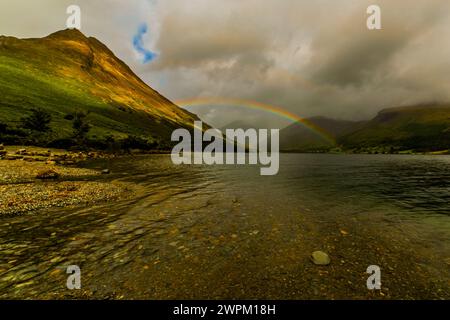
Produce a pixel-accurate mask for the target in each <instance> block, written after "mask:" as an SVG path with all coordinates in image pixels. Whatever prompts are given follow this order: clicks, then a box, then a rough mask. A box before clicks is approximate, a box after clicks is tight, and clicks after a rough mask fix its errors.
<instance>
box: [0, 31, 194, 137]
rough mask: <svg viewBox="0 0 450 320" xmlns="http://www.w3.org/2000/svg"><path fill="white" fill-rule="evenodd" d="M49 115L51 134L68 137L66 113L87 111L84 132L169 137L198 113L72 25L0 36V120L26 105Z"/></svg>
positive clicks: (11, 121)
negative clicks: (39, 34)
mask: <svg viewBox="0 0 450 320" xmlns="http://www.w3.org/2000/svg"><path fill="white" fill-rule="evenodd" d="M36 108H40V109H43V110H45V111H47V112H48V113H50V114H51V116H52V123H51V125H50V126H51V128H52V134H53V135H56V136H57V137H67V136H70V134H71V132H72V122H71V121H70V115H71V114H73V113H74V112H77V111H82V112H89V115H88V121H89V122H90V124H91V125H92V129H91V131H90V133H89V136H94V137H98V138H101V137H105V136H107V135H113V136H117V137H124V136H127V135H137V136H143V137H146V138H149V139H154V140H164V141H167V139H169V140H170V134H171V132H172V130H173V129H174V128H178V127H186V128H191V127H192V125H193V122H194V120H197V119H198V118H197V117H196V116H195V115H193V114H191V113H189V112H187V111H185V110H183V109H180V108H179V107H178V106H176V105H175V104H173V103H172V102H171V101H169V100H168V99H166V98H164V97H163V96H162V95H160V94H159V93H158V92H156V91H155V90H153V89H152V88H150V87H149V86H148V85H146V84H145V83H144V82H143V81H142V80H140V79H139V78H138V77H137V76H136V75H135V74H134V73H133V71H132V70H131V69H130V68H129V67H128V66H127V65H126V64H125V63H124V62H122V61H121V60H119V59H118V58H117V57H116V56H115V55H114V54H113V53H112V52H111V51H110V50H109V49H108V48H107V47H106V46H105V45H104V44H102V43H101V42H100V41H98V40H97V39H95V38H88V37H86V36H84V35H83V34H82V33H81V32H80V31H78V30H64V31H59V32H56V33H54V34H51V35H49V36H47V37H45V38H40V39H17V38H13V37H5V36H1V37H0V122H2V123H3V124H7V125H17V124H18V123H19V121H20V118H22V117H23V116H24V115H27V114H29V113H30V110H32V109H36Z"/></svg>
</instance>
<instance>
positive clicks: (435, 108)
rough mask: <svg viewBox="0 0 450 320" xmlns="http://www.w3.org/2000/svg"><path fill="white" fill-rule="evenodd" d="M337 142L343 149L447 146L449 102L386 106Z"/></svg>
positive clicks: (443, 147) (421, 148)
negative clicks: (398, 106)
mask: <svg viewBox="0 0 450 320" xmlns="http://www.w3.org/2000/svg"><path fill="white" fill-rule="evenodd" d="M338 143H339V144H341V145H343V146H344V147H345V148H346V149H357V150H358V149H371V148H372V149H373V148H380V149H382V150H387V151H388V152H389V151H403V150H413V151H418V152H421V151H439V150H448V149H450V106H449V105H423V106H414V107H401V108H391V109H385V110H383V111H381V112H380V113H378V115H377V116H376V117H375V118H374V119H372V120H371V121H369V122H367V123H366V124H365V125H364V126H363V127H362V128H360V129H358V130H356V131H354V132H351V133H349V134H345V135H343V136H341V137H339V139H338Z"/></svg>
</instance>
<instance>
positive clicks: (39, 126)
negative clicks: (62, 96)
mask: <svg viewBox="0 0 450 320" xmlns="http://www.w3.org/2000/svg"><path fill="white" fill-rule="evenodd" d="M51 121H52V116H51V115H50V114H49V113H48V112H47V111H45V110H42V109H33V110H31V115H29V116H28V117H25V118H22V119H21V122H22V126H23V128H25V129H29V130H33V131H38V132H47V131H50V127H49V124H50V122H51Z"/></svg>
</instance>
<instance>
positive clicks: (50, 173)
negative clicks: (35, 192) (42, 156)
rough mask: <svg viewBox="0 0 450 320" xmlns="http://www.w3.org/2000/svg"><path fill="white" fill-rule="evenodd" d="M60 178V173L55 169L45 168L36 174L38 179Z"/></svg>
mask: <svg viewBox="0 0 450 320" xmlns="http://www.w3.org/2000/svg"><path fill="white" fill-rule="evenodd" d="M58 178H59V173H58V172H56V171H54V170H45V171H42V172H40V173H38V175H37V176H36V179H40V180H54V179H58Z"/></svg>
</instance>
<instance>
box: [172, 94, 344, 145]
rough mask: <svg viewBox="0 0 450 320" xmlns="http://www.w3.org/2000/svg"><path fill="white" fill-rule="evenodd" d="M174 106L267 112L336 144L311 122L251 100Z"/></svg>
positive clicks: (182, 102) (201, 100) (211, 100)
mask: <svg viewBox="0 0 450 320" xmlns="http://www.w3.org/2000/svg"><path fill="white" fill-rule="evenodd" d="M175 104H177V105H179V106H182V107H206V106H209V107H211V106H215V107H216V106H223V107H238V108H247V109H254V110H260V111H264V112H268V113H271V114H274V115H276V116H278V117H282V118H284V119H287V120H289V121H292V122H298V123H301V124H303V125H304V126H305V127H306V128H308V129H309V130H311V131H313V132H314V133H316V134H318V135H319V136H321V137H322V138H324V139H325V140H327V141H328V142H330V143H331V144H332V145H335V144H336V140H335V139H334V137H333V136H332V135H331V134H330V133H328V132H327V131H325V130H324V129H322V128H321V127H319V126H317V125H315V124H314V123H312V122H311V121H309V120H307V119H305V118H302V117H299V116H298V115H296V114H294V113H292V112H289V111H287V110H285V109H283V108H280V107H276V106H273V105H270V104H266V103H262V102H257V101H251V100H244V99H228V98H191V99H182V100H177V101H175Z"/></svg>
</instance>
